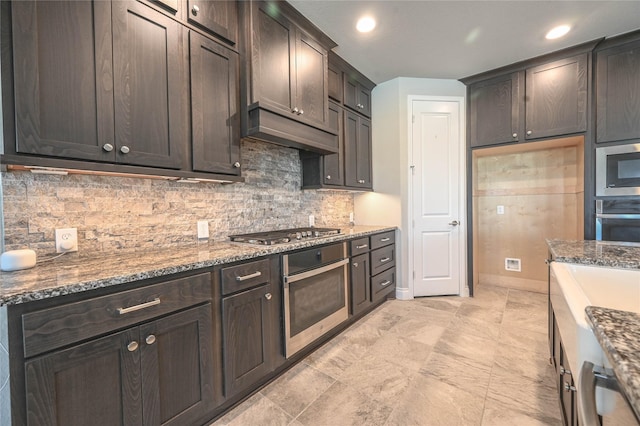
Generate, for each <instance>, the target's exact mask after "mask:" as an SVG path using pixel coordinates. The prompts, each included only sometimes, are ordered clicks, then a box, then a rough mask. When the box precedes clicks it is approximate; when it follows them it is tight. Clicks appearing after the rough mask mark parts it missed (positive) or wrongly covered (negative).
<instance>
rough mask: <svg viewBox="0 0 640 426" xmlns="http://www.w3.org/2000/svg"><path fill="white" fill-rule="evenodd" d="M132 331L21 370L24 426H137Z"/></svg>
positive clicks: (138, 408)
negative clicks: (23, 383)
mask: <svg viewBox="0 0 640 426" xmlns="http://www.w3.org/2000/svg"><path fill="white" fill-rule="evenodd" d="M139 344H140V343H139V341H138V333H137V329H129V330H125V331H123V332H121V333H117V334H113V335H110V336H107V337H104V338H101V339H96V340H93V341H90V342H88V343H84V344H82V345H79V346H75V347H72V348H69V349H66V350H62V351H58V352H53V353H52V354H50V355H46V356H43V357H39V358H35V359H34V360H32V361H28V362H27V363H26V365H25V375H26V393H27V423H28V424H29V425H57V426H75V425H77V426H86V425H126V426H129V425H131V426H133V425H142V424H143V421H142V401H141V399H140V391H141V389H140V386H141V380H140V379H141V378H140V374H141V373H140V372H141V370H140V356H139V352H138V345H139Z"/></svg>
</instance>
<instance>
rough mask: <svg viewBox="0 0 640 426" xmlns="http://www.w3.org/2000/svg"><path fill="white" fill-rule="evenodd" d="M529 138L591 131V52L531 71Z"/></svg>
mask: <svg viewBox="0 0 640 426" xmlns="http://www.w3.org/2000/svg"><path fill="white" fill-rule="evenodd" d="M526 94H527V101H526V105H525V109H526V124H525V129H526V134H525V138H526V139H535V138H543V137H548V136H560V135H565V134H568V133H577V132H584V131H585V130H587V54H586V53H585V54H582V55H578V56H574V57H571V58H566V59H561V60H559V61H555V62H551V63H548V64H544V65H540V66H538V67H535V68H530V69H528V70H527V75H526Z"/></svg>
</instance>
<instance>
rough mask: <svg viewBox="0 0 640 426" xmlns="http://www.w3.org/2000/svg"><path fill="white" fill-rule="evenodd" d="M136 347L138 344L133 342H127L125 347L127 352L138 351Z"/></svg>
mask: <svg viewBox="0 0 640 426" xmlns="http://www.w3.org/2000/svg"><path fill="white" fill-rule="evenodd" d="M138 346H139V345H138V342H136V341H135V340H134V341H133V342H129V344H128V345H127V350H128V351H129V352H135V351H137V350H138Z"/></svg>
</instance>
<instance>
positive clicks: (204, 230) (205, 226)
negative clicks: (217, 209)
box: [198, 220, 209, 240]
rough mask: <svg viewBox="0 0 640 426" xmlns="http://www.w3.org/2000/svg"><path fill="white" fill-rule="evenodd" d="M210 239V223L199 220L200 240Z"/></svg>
mask: <svg viewBox="0 0 640 426" xmlns="http://www.w3.org/2000/svg"><path fill="white" fill-rule="evenodd" d="M205 238H209V221H207V220H199V221H198V239H199V240H200V239H205Z"/></svg>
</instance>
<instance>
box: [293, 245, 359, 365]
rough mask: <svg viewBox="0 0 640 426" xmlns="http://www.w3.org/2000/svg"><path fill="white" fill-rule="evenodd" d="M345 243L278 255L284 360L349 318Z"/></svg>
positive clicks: (347, 261)
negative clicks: (280, 270) (282, 299)
mask: <svg viewBox="0 0 640 426" xmlns="http://www.w3.org/2000/svg"><path fill="white" fill-rule="evenodd" d="M348 263H349V259H348V257H347V245H346V243H337V244H331V245H327V246H323V247H314V248H310V249H307V250H302V251H299V252H296V253H292V254H285V255H283V256H282V270H283V275H284V277H283V282H284V330H285V355H286V357H287V358H289V357H291V356H292V355H293V354H295V353H296V352H298V351H299V350H300V349H302V348H303V347H305V346H306V345H308V344H309V343H311V342H313V341H314V340H316V339H317V338H319V337H320V336H322V335H323V334H325V333H327V332H328V331H330V330H331V329H333V328H335V327H336V326H337V325H339V324H341V323H342V322H344V321H346V320H347V318H348V317H349V309H348V306H349V305H348V293H347V273H348Z"/></svg>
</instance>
